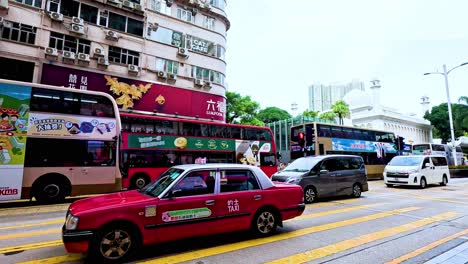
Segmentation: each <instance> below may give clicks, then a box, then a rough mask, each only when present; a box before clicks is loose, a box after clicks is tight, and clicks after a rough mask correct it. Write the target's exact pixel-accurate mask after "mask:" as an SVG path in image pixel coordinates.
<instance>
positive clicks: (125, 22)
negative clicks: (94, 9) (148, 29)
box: [100, 13, 143, 36]
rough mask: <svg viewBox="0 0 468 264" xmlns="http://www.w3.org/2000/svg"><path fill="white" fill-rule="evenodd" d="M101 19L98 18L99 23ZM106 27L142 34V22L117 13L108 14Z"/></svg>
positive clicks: (101, 21)
mask: <svg viewBox="0 0 468 264" xmlns="http://www.w3.org/2000/svg"><path fill="white" fill-rule="evenodd" d="M104 22H106V21H103V19H100V23H104ZM108 27H109V28H112V29H115V30H119V31H123V32H127V33H129V34H132V35H137V36H143V22H142V21H138V20H135V19H131V18H128V17H126V16H122V15H118V14H115V13H110V14H109V19H108Z"/></svg>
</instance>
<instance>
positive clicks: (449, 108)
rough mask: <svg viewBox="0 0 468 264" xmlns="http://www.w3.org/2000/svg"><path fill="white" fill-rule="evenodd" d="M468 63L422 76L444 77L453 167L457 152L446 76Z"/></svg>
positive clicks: (456, 162) (455, 162)
mask: <svg viewBox="0 0 468 264" xmlns="http://www.w3.org/2000/svg"><path fill="white" fill-rule="evenodd" d="M467 64H468V62H465V63H462V64H460V65H458V66H456V67H454V68H452V69H450V70H448V71H447V66H446V65H445V64H444V65H443V68H444V72H443V73H442V72H427V73H424V75H429V74H441V75H443V76H444V79H445V91H446V92H447V104H448V113H449V122H450V136H451V137H452V156H453V162H454V164H455V166H457V165H458V161H457V151H456V149H455V131H454V129H453V118H452V104H451V103H450V92H449V84H448V74H449V73H450V72H451V71H453V70H455V69H456V68H459V67H462V66H465V65H467Z"/></svg>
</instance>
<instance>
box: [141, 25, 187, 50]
mask: <svg viewBox="0 0 468 264" xmlns="http://www.w3.org/2000/svg"><path fill="white" fill-rule="evenodd" d="M183 36H184V35H183V34H182V33H181V32H178V31H173V30H171V29H168V28H163V27H158V30H156V31H148V38H149V39H151V40H154V41H158V42H161V43H165V44H168V45H172V46H176V47H182V45H183V43H184V42H183V40H184V37H183Z"/></svg>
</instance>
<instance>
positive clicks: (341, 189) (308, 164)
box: [272, 155, 369, 203]
mask: <svg viewBox="0 0 468 264" xmlns="http://www.w3.org/2000/svg"><path fill="white" fill-rule="evenodd" d="M272 180H273V181H278V182H288V183H294V184H299V185H301V186H302V188H303V190H304V201H305V202H306V203H312V202H314V201H315V200H316V199H317V198H318V197H330V196H339V195H351V196H353V197H360V196H361V193H362V192H366V191H368V190H369V186H368V184H367V175H366V168H365V165H364V161H363V159H362V157H361V156H354V155H324V156H311V157H303V158H299V159H296V160H295V161H293V162H292V163H291V164H289V165H288V166H287V167H286V168H284V170H282V171H279V172H277V173H275V174H273V176H272Z"/></svg>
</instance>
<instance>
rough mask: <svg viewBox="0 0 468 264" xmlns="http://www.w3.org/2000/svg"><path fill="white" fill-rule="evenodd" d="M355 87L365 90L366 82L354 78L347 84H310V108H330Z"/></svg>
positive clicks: (321, 109)
mask: <svg viewBox="0 0 468 264" xmlns="http://www.w3.org/2000/svg"><path fill="white" fill-rule="evenodd" d="M354 89H358V90H361V91H364V83H363V82H361V81H358V80H353V81H352V82H350V83H347V84H329V85H323V84H320V83H317V84H313V85H311V86H309V110H311V111H320V112H322V111H326V110H330V109H331V106H332V105H333V104H334V103H335V102H336V101H338V100H342V99H343V97H344V96H345V94H347V93H348V92H349V91H351V90H354Z"/></svg>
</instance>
